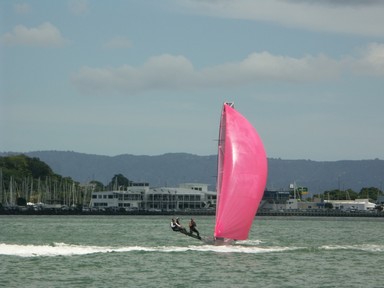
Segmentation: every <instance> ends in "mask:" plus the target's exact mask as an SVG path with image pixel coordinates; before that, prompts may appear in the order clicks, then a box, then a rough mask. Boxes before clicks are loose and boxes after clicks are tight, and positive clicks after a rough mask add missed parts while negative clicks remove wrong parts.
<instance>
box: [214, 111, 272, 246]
mask: <svg viewBox="0 0 384 288" xmlns="http://www.w3.org/2000/svg"><path fill="white" fill-rule="evenodd" d="M267 170H268V169H267V157H266V153H265V150H264V146H263V143H262V141H261V139H260V137H259V135H258V133H257V131H256V129H255V128H254V127H253V126H252V125H251V124H250V123H249V122H248V120H247V119H246V118H245V117H244V116H242V115H241V114H240V113H239V112H237V111H236V110H235V109H234V108H233V104H232V103H224V105H223V110H222V114H221V120H220V130H219V144H218V171H217V172H218V174H217V202H216V224H215V230H214V236H215V238H224V239H233V240H245V239H248V234H249V231H250V229H251V226H252V222H253V219H254V218H255V216H256V212H257V209H258V207H259V204H260V202H261V199H262V198H263V194H264V189H265V185H266V182H267Z"/></svg>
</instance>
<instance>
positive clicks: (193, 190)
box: [91, 183, 216, 211]
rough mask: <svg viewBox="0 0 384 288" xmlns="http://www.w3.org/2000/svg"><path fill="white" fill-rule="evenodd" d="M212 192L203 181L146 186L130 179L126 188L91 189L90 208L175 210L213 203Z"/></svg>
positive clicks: (214, 200)
mask: <svg viewBox="0 0 384 288" xmlns="http://www.w3.org/2000/svg"><path fill="white" fill-rule="evenodd" d="M215 205H216V192H212V191H208V185H207V184H201V183H184V184H181V185H180V186H179V187H175V188H173V187H156V188H150V187H149V185H148V183H133V184H132V185H131V186H129V187H128V189H127V190H124V191H123V190H119V191H100V192H92V198H91V208H93V209H125V210H127V211H130V210H147V211H177V210H188V209H203V208H210V207H215Z"/></svg>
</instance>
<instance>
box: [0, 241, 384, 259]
mask: <svg viewBox="0 0 384 288" xmlns="http://www.w3.org/2000/svg"><path fill="white" fill-rule="evenodd" d="M257 243H260V241H241V242H238V243H236V244H235V245H227V246H225V245H224V246H215V245H190V246H154V247H146V246H125V247H108V246H88V245H73V244H66V243H53V244H51V245H19V244H5V243H0V255H9V256H19V257H53V256H73V255H87V254H94V253H111V252H115V253H121V252H135V251H143V252H164V253H171V252H172V253H180V252H187V251H195V252H212V253H245V254H260V253H276V252H284V251H293V250H302V249H305V247H297V246H293V247H281V246H259V245H257ZM318 249H319V250H358V251H365V252H384V245H370V244H363V245H324V246H320V247H319V248H318Z"/></svg>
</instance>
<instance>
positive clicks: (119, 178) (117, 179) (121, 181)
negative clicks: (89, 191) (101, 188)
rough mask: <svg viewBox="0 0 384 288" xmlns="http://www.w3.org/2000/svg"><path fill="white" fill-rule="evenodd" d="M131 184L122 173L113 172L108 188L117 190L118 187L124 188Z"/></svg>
mask: <svg viewBox="0 0 384 288" xmlns="http://www.w3.org/2000/svg"><path fill="white" fill-rule="evenodd" d="M131 185H132V181H130V180H128V178H126V177H125V176H124V175H122V174H115V176H113V177H112V180H111V182H109V184H108V189H111V190H119V189H120V188H123V189H124V190H125V189H126V188H127V187H129V186H131Z"/></svg>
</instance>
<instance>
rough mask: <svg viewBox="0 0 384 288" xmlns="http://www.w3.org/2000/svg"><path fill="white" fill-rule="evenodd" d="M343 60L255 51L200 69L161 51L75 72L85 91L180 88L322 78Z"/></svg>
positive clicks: (335, 70)
mask: <svg viewBox="0 0 384 288" xmlns="http://www.w3.org/2000/svg"><path fill="white" fill-rule="evenodd" d="M339 73H340V63H339V62H337V61H335V60H332V59H330V58H328V57H326V56H324V55H319V56H305V57H302V58H292V57H286V56H275V55H272V54H270V53H268V52H261V53H252V54H250V55H249V56H248V57H247V58H245V59H244V60H242V61H239V62H231V63H224V64H222V65H217V66H213V67H207V68H204V69H202V70H196V69H195V68H194V66H193V64H192V63H191V62H190V61H189V60H188V59H187V58H185V57H184V56H174V55H168V54H165V55H160V56H157V57H152V58H150V59H149V60H148V61H147V62H146V63H144V64H143V65H142V66H141V67H132V66H129V65H125V66H122V67H118V68H91V67H83V68H81V69H80V70H79V71H78V72H77V73H75V74H74V75H73V76H72V82H73V84H74V85H75V86H76V87H77V88H78V89H79V90H80V91H82V92H88V93H95V92H101V91H115V92H116V91H117V92H120V93H124V94H126V93H137V92H143V91H148V90H180V89H199V88H215V87H233V86H241V85H248V84H254V83H258V82H260V81H290V82H291V81H295V82H307V81H321V80H325V79H332V78H335V77H338V75H339Z"/></svg>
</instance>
